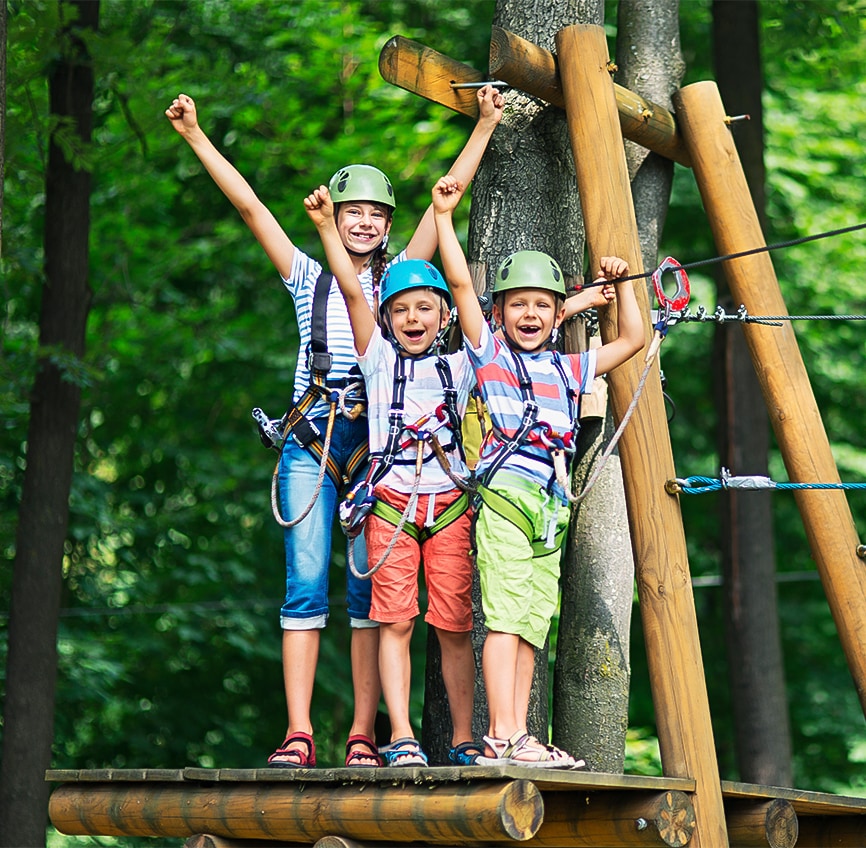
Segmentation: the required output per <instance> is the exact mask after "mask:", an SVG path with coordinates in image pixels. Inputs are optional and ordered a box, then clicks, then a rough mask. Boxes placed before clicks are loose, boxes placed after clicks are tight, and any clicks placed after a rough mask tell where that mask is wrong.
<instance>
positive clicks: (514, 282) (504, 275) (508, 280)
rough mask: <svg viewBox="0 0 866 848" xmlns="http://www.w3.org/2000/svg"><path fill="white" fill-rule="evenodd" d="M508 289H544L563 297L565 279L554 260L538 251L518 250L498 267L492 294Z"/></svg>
mask: <svg viewBox="0 0 866 848" xmlns="http://www.w3.org/2000/svg"><path fill="white" fill-rule="evenodd" d="M510 289H546V290H547V291H551V292H553V293H554V294H557V295H559V296H560V297H565V277H564V276H563V274H562V268H560V267H559V265H558V264H557V262H556V260H555V259H552V258H551V257H550V256H548V255H547V254H546V253H542V252H541V251H540V250H518V251H517V253H512V254H511V256H509V257H507V258H506V259H505V261H504V262H503V263H502V264H501V265H500V266H499V270H498V271H497V272H496V280H495V282H494V283H493V294H494V295H497V294H501V293H502V292H505V291H509V290H510Z"/></svg>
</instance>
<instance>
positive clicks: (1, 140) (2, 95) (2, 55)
mask: <svg viewBox="0 0 866 848" xmlns="http://www.w3.org/2000/svg"><path fill="white" fill-rule="evenodd" d="M7 16H8V10H7V8H6V4H5V3H0V263H2V261H3V186H4V183H5V177H6V21H7Z"/></svg>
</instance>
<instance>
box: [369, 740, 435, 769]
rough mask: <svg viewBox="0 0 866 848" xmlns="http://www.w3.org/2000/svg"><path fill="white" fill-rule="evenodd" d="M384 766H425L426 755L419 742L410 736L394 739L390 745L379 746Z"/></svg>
mask: <svg viewBox="0 0 866 848" xmlns="http://www.w3.org/2000/svg"><path fill="white" fill-rule="evenodd" d="M379 753H380V754H381V755H382V758H383V759H384V760H385V765H386V766H403V767H405V766H426V765H427V755H426V754H425V753H424V752H423V751H422V750H421V744H420V743H419V742H418V740H417V739H413V738H412V737H411V736H404V737H403V738H402V739H395V740H394V741H393V742H392V743H391V744H390V745H385V746H383V747H382V748H379Z"/></svg>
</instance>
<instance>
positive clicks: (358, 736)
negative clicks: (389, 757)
mask: <svg viewBox="0 0 866 848" xmlns="http://www.w3.org/2000/svg"><path fill="white" fill-rule="evenodd" d="M356 748H358V749H360V750H354V749H356ZM359 760H375V761H376V762H375V763H374V764H371V763H365V762H358V761H359ZM381 765H382V758H381V757H380V756H379V749H378V748H377V747H376V743H375V742H374V741H373V740H372V739H371V738H370V737H369V736H364V734H363V733H355V734H353V735H352V736H350V737H349V738H348V739H347V740H346V766H347V768H376V767H377V766H381Z"/></svg>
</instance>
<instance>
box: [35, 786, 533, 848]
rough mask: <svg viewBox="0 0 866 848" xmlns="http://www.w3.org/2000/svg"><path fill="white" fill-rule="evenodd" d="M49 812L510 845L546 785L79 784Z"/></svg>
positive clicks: (198, 830)
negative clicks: (504, 843)
mask: <svg viewBox="0 0 866 848" xmlns="http://www.w3.org/2000/svg"><path fill="white" fill-rule="evenodd" d="M48 814H49V817H50V819H51V823H52V824H53V825H54V827H56V828H57V830H59V831H60V832H61V833H66V834H70V835H87V834H90V835H94V836H167V837H181V838H186V837H189V836H191V835H193V834H212V835H213V836H214V837H221V838H227V839H270V840H273V841H286V842H305V843H308V844H311V843H313V842H315V841H316V840H318V839H320V838H322V837H323V836H328V835H331V834H334V833H340V834H343V835H345V836H347V837H349V838H351V839H354V840H358V841H369V842H380V841H386V842H423V843H425V844H427V845H455V844H457V843H464V842H473V841H475V842H509V841H511V840H515V839H516V840H526V839H529V838H530V837H532V836H533V835H534V834H535V833H536V832H537V831H538V828H539V827H540V826H541V820H542V817H543V815H544V803H543V801H542V799H541V792H540V791H539V790H538V789H537V788H536V786H535V784H534V783H531V782H530V781H528V780H512V781H508V782H505V783H502V782H500V783H495V782H492V783H485V784H481V785H479V784H471V785H470V784H467V783H460V784H442V785H439V786H430V785H427V786H416V785H414V784H411V783H410V784H405V783H401V784H398V785H394V784H391V783H383V784H376V785H373V784H360V785H358V784H354V785H348V786H334V785H329V784H313V783H307V784H303V785H301V786H300V787H298V786H287V785H280V784H279V783H238V784H234V785H230V784H228V783H227V782H224V783H219V784H216V785H210V786H207V785H201V784H193V785H191V786H190V785H180V786H179V785H177V784H172V783H158V784H146V783H89V784H88V783H79V784H65V785H63V786H60V787H58V788H57V789H56V790H55V791H54V792H53V794H52V795H51V798H50V801H49V805H48Z"/></svg>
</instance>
